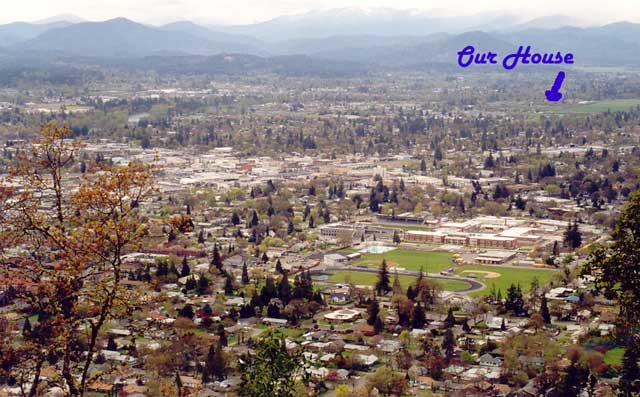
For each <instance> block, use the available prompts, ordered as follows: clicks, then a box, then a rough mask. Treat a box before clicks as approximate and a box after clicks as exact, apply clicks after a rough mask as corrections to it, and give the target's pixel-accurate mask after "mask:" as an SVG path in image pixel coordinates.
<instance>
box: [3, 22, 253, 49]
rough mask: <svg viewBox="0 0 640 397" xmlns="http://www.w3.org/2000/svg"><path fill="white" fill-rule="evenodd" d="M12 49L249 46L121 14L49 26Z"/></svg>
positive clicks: (244, 47) (229, 47)
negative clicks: (144, 21) (92, 20)
mask: <svg viewBox="0 0 640 397" xmlns="http://www.w3.org/2000/svg"><path fill="white" fill-rule="evenodd" d="M12 49H13V50H15V51H32V52H46V53H51V54H65V55H72V56H86V57H103V58H110V57H143V56H149V55H154V54H172V55H179V54H199V55H209V54H217V53H223V52H244V51H251V50H253V49H252V48H247V46H246V45H244V44H241V43H235V42H229V41H226V40H225V41H215V40H211V39H205V38H203V37H201V36H197V35H194V34H191V33H185V32H182V31H169V30H165V29H161V28H157V27H152V26H146V25H142V24H139V23H137V22H133V21H130V20H128V19H125V18H116V19H111V20H108V21H104V22H84V23H78V24H74V25H70V26H66V27H62V28H57V29H50V30H47V31H45V32H43V33H42V34H40V35H39V36H37V37H35V38H33V39H31V40H28V41H25V42H22V43H18V44H15V45H13V46H12Z"/></svg>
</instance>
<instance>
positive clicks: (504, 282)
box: [457, 265, 557, 296]
mask: <svg viewBox="0 0 640 397" xmlns="http://www.w3.org/2000/svg"><path fill="white" fill-rule="evenodd" d="M465 270H477V271H485V272H494V273H499V274H500V277H496V278H490V277H487V275H483V274H481V273H476V274H474V275H475V276H476V280H479V281H481V282H483V283H484V284H485V285H486V286H487V288H485V289H483V290H482V291H478V292H475V293H473V294H471V295H488V294H490V293H491V290H492V284H495V286H496V290H498V289H499V290H502V296H505V294H506V292H507V289H508V288H509V286H511V284H518V283H520V287H521V288H522V291H523V292H526V291H528V290H529V286H530V285H531V281H533V279H534V278H535V277H537V278H538V282H539V283H540V285H541V286H542V285H544V284H545V283H547V282H548V281H549V279H551V277H553V275H554V274H556V273H557V272H556V271H553V270H534V269H516V268H510V267H500V266H485V265H464V266H462V267H460V268H459V269H458V270H457V273H458V275H459V276H468V275H469V273H463V272H464V271H465Z"/></svg>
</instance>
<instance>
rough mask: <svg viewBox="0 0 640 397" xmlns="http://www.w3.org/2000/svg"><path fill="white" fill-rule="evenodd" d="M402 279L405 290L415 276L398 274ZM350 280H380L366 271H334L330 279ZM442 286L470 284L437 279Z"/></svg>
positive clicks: (457, 287)
mask: <svg viewBox="0 0 640 397" xmlns="http://www.w3.org/2000/svg"><path fill="white" fill-rule="evenodd" d="M394 277H395V276H394V275H391V283H393V279H394ZM398 279H399V280H400V285H401V286H402V289H403V291H404V290H406V289H407V287H408V286H409V285H410V284H412V283H413V282H415V279H416V278H415V277H412V276H398ZM347 280H349V281H350V282H352V283H354V284H356V285H375V283H376V282H377V281H378V275H377V274H376V273H364V272H345V271H338V272H334V273H333V274H332V275H331V276H330V277H329V281H333V282H336V283H344V282H347ZM436 281H438V283H439V284H440V286H441V287H442V289H444V290H446V291H461V290H463V289H466V288H468V287H469V284H467V283H465V282H462V281H456V280H436Z"/></svg>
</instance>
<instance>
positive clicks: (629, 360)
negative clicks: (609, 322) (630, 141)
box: [619, 340, 640, 397]
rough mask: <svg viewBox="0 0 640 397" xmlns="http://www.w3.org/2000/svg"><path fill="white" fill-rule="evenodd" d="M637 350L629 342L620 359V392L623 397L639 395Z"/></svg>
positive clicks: (639, 373) (639, 382) (639, 379)
mask: <svg viewBox="0 0 640 397" xmlns="http://www.w3.org/2000/svg"><path fill="white" fill-rule="evenodd" d="M638 358H639V357H638V348H637V347H636V345H635V343H634V341H633V340H631V341H630V342H629V343H628V345H627V349H626V350H625V352H624V356H623V357H622V375H621V376H620V383H619V387H620V391H621V392H622V394H621V395H622V396H624V397H632V396H637V395H639V394H640V368H639V367H638Z"/></svg>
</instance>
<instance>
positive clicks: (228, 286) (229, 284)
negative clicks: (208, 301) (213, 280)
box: [224, 273, 233, 295]
mask: <svg viewBox="0 0 640 397" xmlns="http://www.w3.org/2000/svg"><path fill="white" fill-rule="evenodd" d="M224 294H225V295H233V280H231V275H230V274H229V273H227V274H226V276H225V281H224Z"/></svg>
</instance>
